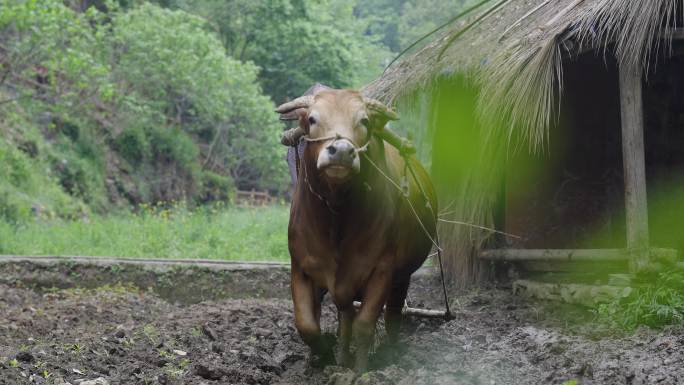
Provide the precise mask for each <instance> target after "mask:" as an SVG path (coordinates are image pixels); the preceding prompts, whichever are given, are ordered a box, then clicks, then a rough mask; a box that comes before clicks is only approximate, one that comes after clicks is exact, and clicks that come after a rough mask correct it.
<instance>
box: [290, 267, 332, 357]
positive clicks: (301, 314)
mask: <svg viewBox="0 0 684 385" xmlns="http://www.w3.org/2000/svg"><path fill="white" fill-rule="evenodd" d="M291 278H292V282H291V285H292V301H293V303H294V316H295V326H296V327H297V331H298V332H299V335H300V336H301V337H302V340H304V343H306V344H307V345H309V347H310V348H311V353H312V360H311V362H312V364H313V365H314V366H325V365H328V364H332V363H334V359H335V355H334V352H333V348H332V344H331V343H330V341H329V339H326V338H325V336H323V335H322V334H321V325H320V319H321V299H322V295H321V294H322V291H321V290H320V289H318V288H316V287H315V285H314V283H313V281H312V280H311V278H309V277H308V276H307V275H306V274H304V272H303V271H301V270H300V269H298V268H296V267H295V266H292V277H291Z"/></svg>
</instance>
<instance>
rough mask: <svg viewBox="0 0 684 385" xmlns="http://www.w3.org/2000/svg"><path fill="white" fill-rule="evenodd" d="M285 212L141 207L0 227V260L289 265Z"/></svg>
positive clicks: (273, 208)
mask: <svg viewBox="0 0 684 385" xmlns="http://www.w3.org/2000/svg"><path fill="white" fill-rule="evenodd" d="M287 222H288V207H287V206H284V205H274V206H268V207H258V208H239V207H225V206H222V205H217V206H214V207H204V208H199V209H196V210H189V209H187V208H185V207H184V206H182V205H181V206H175V207H173V208H171V209H168V208H162V207H149V206H143V207H141V209H140V210H139V212H138V213H123V214H117V215H109V216H95V217H90V218H88V219H82V220H62V219H40V218H38V219H36V220H33V221H28V222H23V223H20V224H9V223H6V222H2V221H0V254H16V255H93V256H111V257H146V258H182V259H222V260H235V261H283V262H284V261H289V254H288V251H287Z"/></svg>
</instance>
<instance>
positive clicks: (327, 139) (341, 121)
mask: <svg viewBox="0 0 684 385" xmlns="http://www.w3.org/2000/svg"><path fill="white" fill-rule="evenodd" d="M276 112H278V113H280V114H281V116H283V117H284V118H285V119H293V118H298V119H299V127H298V128H297V129H296V130H294V131H291V133H290V134H289V135H290V136H289V137H287V138H284V139H283V141H284V143H285V142H289V143H297V142H298V140H299V139H300V137H301V136H305V138H306V140H307V141H308V142H309V145H308V146H309V147H311V151H313V154H314V156H315V161H316V168H317V169H318V170H319V171H320V172H321V174H322V175H323V177H324V178H325V179H326V180H327V181H328V182H329V183H331V184H341V183H344V182H346V181H348V180H349V179H351V177H352V176H353V175H355V174H358V173H359V171H360V170H361V159H360V157H361V152H362V151H364V150H365V149H366V147H367V145H368V143H369V142H370V141H371V139H372V135H373V134H374V133H375V132H376V131H379V130H382V129H383V127H384V126H385V124H386V123H387V121H389V120H396V119H397V115H396V114H395V113H394V112H393V111H392V110H390V109H389V108H387V107H386V106H385V105H384V104H382V103H381V102H379V101H377V100H375V99H370V98H366V97H364V96H363V95H361V94H360V93H359V92H356V91H351V90H335V89H330V88H327V87H320V88H319V89H317V90H315V92H314V93H313V94H312V95H305V96H301V97H299V98H297V99H294V100H292V101H290V102H287V103H284V104H282V105H281V106H279V107H278V108H277V109H276Z"/></svg>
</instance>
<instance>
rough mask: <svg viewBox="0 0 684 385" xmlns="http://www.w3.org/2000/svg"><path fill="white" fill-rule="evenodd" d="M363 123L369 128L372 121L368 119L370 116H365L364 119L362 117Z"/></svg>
mask: <svg viewBox="0 0 684 385" xmlns="http://www.w3.org/2000/svg"><path fill="white" fill-rule="evenodd" d="M361 125H363V126H364V127H366V128H369V126H370V121H369V120H368V118H363V119H361Z"/></svg>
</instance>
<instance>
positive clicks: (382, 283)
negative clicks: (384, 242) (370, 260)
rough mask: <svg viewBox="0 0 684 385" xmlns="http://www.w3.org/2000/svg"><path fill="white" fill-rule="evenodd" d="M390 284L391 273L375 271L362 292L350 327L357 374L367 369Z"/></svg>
mask: <svg viewBox="0 0 684 385" xmlns="http://www.w3.org/2000/svg"><path fill="white" fill-rule="evenodd" d="M390 284H391V273H390V272H388V271H382V270H377V269H376V271H374V272H373V274H371V277H370V279H369V280H368V285H367V286H366V288H365V290H364V295H363V301H362V303H361V309H359V312H358V314H357V315H356V318H355V319H354V323H353V325H352V331H353V341H354V345H355V347H356V356H355V362H354V370H355V371H356V372H357V373H362V372H365V371H366V370H367V369H368V351H369V350H370V347H371V344H372V343H373V339H374V337H375V325H376V324H377V322H378V317H379V316H380V312H381V311H382V307H383V305H384V304H385V301H386V299H387V295H388V292H389V288H390Z"/></svg>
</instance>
